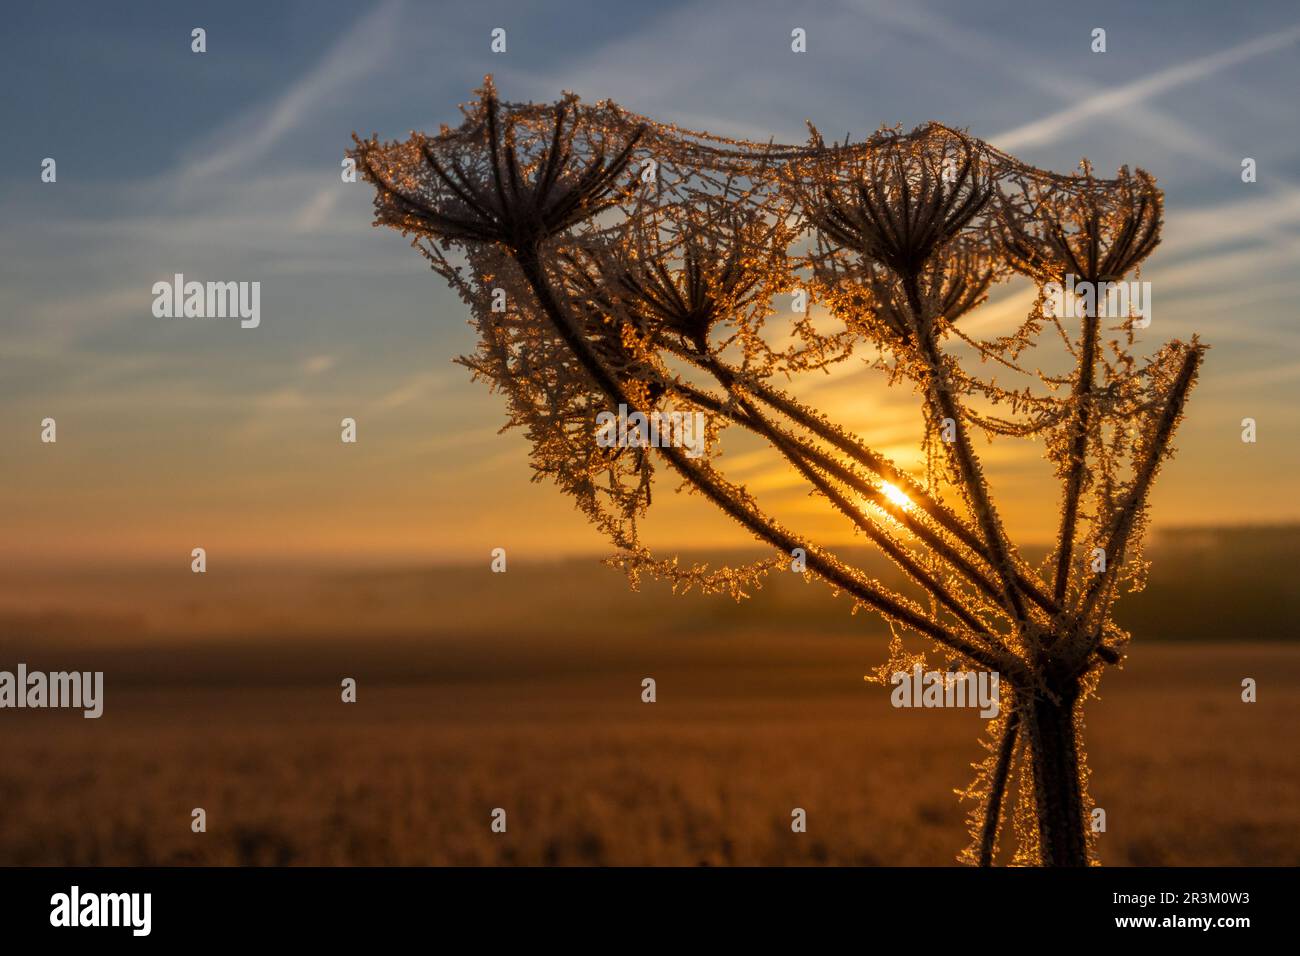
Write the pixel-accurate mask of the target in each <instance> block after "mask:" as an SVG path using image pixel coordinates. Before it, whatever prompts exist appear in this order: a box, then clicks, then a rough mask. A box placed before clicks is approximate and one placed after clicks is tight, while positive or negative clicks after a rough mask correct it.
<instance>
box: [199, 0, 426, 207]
mask: <svg viewBox="0 0 1300 956" xmlns="http://www.w3.org/2000/svg"><path fill="white" fill-rule="evenodd" d="M401 9H402V3H401V0H387V2H385V3H382V4H380V5H379V6H377V7H375V8H374V9H373V10H371V11H370V12H369V13H367V14H365V15H363V16H362V17H360V18H359V19H358V20H357V21H356V23H355V24H353V26H352V28H351V29H349V30H348V31H347V32H346V33H344V34H343V35H342V36H341V37H339V39H338V40H336V41H335V43H334V45H333V46H332V47H331V48H330V49H329V51H328V52H327V53H326V54H325V56H324V57H322V58H321V60H320V62H319V63H318V64H317V65H316V66H315V67H314V68H313V69H311V70H310V71H308V72H307V73H306V74H305V75H304V76H303V77H301V78H300V79H299V80H298V81H297V82H296V83H294V84H293V85H292V86H291V87H289V89H287V90H286V91H285V92H284V93H282V94H281V95H280V96H278V97H277V98H276V99H275V100H274V101H273V102H271V103H269V104H266V105H263V106H259V107H257V108H256V109H255V110H253V111H251V112H250V113H249V114H246V115H244V116H242V117H240V118H239V119H238V120H236V121H235V122H234V123H233V124H231V126H230V127H228V128H226V129H223V130H221V131H220V132H219V133H217V134H216V135H215V136H213V137H212V138H211V141H210V142H208V143H205V144H203V145H202V146H199V147H196V148H195V149H194V150H193V154H194V158H193V159H192V160H191V161H190V162H189V163H188V164H187V165H186V166H185V167H184V168H183V169H182V170H181V171H180V176H179V179H180V181H181V182H182V183H188V182H191V181H193V180H203V179H210V178H212V177H215V176H218V175H220V174H223V173H226V172H228V171H229V170H231V169H236V168H238V167H240V166H244V165H246V164H248V163H250V162H251V161H253V160H254V159H257V158H258V157H259V156H261V155H262V154H263V153H265V152H266V151H267V150H269V149H270V148H271V147H272V146H274V145H275V144H276V143H277V142H279V141H280V140H281V139H283V138H284V137H285V136H287V135H288V134H289V133H291V132H293V131H294V130H295V129H297V128H298V127H300V126H301V125H302V124H303V123H304V122H306V121H307V119H309V118H310V117H311V115H312V114H313V113H315V112H316V110H318V109H319V108H320V107H321V106H323V105H328V104H329V98H330V96H331V95H333V94H335V93H337V92H338V91H340V90H343V89H345V88H346V87H347V86H348V84H351V83H355V82H356V81H357V80H359V79H361V78H362V77H363V76H365V75H367V74H368V73H370V72H371V70H373V69H375V68H376V67H378V66H380V65H381V64H383V63H384V62H385V61H386V60H387V59H388V57H389V55H390V54H391V53H392V49H393V45H394V43H395V41H396V39H397V37H398V36H399V30H398V27H399V20H400V16H399V15H400V13H401ZM211 143H217V144H226V145H224V146H219V148H217V149H215V150H214V149H212V148H211Z"/></svg>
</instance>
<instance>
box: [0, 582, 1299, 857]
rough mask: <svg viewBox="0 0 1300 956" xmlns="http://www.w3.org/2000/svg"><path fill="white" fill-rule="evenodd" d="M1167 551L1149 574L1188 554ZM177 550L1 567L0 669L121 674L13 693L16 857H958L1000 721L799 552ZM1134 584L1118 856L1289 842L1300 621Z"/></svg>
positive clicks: (1120, 708) (1120, 753)
mask: <svg viewBox="0 0 1300 956" xmlns="http://www.w3.org/2000/svg"><path fill="white" fill-rule="evenodd" d="M1173 565H1174V566H1173V569H1172V572H1171V575H1172V576H1171V577H1170V578H1169V579H1168V580H1162V581H1156V580H1153V582H1152V588H1151V589H1150V590H1149V591H1148V595H1150V594H1152V593H1154V594H1156V595H1159V594H1161V589H1162V588H1165V587H1166V585H1169V587H1170V588H1171V590H1170V593H1171V594H1175V595H1176V594H1178V593H1180V591H1179V588H1178V587H1174V586H1173V584H1171V582H1181V585H1182V587H1184V588H1187V584H1188V578H1189V577H1191V576H1194V575H1195V574H1196V573H1198V572H1196V570H1195V566H1194V564H1193V563H1191V562H1190V560H1188V559H1184V560H1181V561H1179V562H1174V563H1173ZM1270 566H1271V567H1272V568H1273V572H1272V573H1273V574H1274V575H1275V576H1277V575H1283V574H1285V573H1289V572H1288V571H1287V568H1286V567H1278V566H1277V561H1276V560H1270ZM1290 567H1294V563H1292V564H1290ZM1241 573H1243V574H1246V573H1248V569H1247V570H1246V571H1242V572H1241ZM1262 573H1263V572H1262V570H1261V574H1262ZM160 574H163V572H158V571H150V572H148V573H144V572H138V571H131V572H127V571H117V570H115V571H111V572H110V571H97V572H93V573H92V572H86V573H85V575H84V576H82V577H80V578H77V579H76V580H74V579H73V577H72V576H71V575H67V576H65V577H63V578H62V579H60V580H58V581H55V580H54V579H53V578H51V577H49V576H44V577H42V576H40V575H37V574H35V573H34V572H32V573H26V576H25V577H24V573H20V572H11V573H9V574H7V575H6V576H5V578H4V582H5V584H6V586H7V587H6V588H5V589H3V590H0V608H3V615H0V624H4V627H3V629H2V631H0V633H3V634H4V635H5V636H4V638H3V639H2V640H0V667H2V668H12V667H13V665H14V664H15V663H16V662H17V661H19V660H22V661H25V662H27V664H28V666H29V667H31V668H33V669H45V670H56V669H61V668H73V667H75V668H77V669H102V670H104V672H105V682H106V692H105V713H104V717H103V718H101V719H99V720H84V719H82V717H81V716H80V714H79V713H76V712H69V711H13V710H9V711H5V712H3V713H0V731H3V732H2V733H0V808H3V812H0V865H47V864H76V865H105V864H126V865H131V864H161V865H187V864H218V865H298V864H317V865H335V864H360V865H375V864H411V865H424V864H453V865H482V864H524V865H551V864H555V865H569V864H604V865H691V866H694V865H716V866H723V865H788V864H795V865H800V864H804V865H807V864H812V865H820V864H827V865H884V866H894V865H947V864H951V863H953V862H954V859H955V856H956V854H957V852H958V851H959V850H960V849H961V848H962V847H963V846H964V845H965V842H966V839H967V837H966V833H965V824H964V816H965V809H966V808H965V806H964V805H963V804H961V803H960V802H959V801H958V799H957V797H956V796H955V794H954V790H956V789H958V788H961V787H964V786H965V785H966V784H968V783H969V781H970V778H971V775H972V771H971V767H970V765H971V763H972V762H973V761H975V760H977V759H979V758H980V756H981V755H982V753H983V752H982V750H981V749H980V747H979V743H978V740H979V737H980V733H981V729H982V724H983V722H982V721H981V720H980V718H979V717H978V716H977V714H975V712H973V711H960V712H953V711H944V710H919V709H918V710H896V709H893V708H892V707H891V706H890V705H889V697H888V692H887V688H882V687H881V686H879V685H875V684H868V683H866V682H864V681H863V675H864V674H865V673H866V672H867V671H868V670H870V669H871V668H873V667H875V666H876V665H878V664H879V663H881V662H882V661H883V659H884V653H885V651H884V648H885V637H884V634H883V633H882V631H881V628H880V625H879V624H878V623H877V622H873V621H871V620H870V619H868V618H866V617H864V616H862V615H859V616H857V617H853V616H850V615H849V614H848V613H847V611H846V610H845V608H844V607H843V605H842V604H836V603H835V602H834V601H832V600H830V599H829V598H827V597H825V595H824V593H823V592H821V591H820V590H817V589H814V588H813V587H811V586H805V585H803V583H802V582H798V581H788V580H778V581H776V582H774V583H773V585H772V587H770V588H767V589H765V590H764V592H763V593H762V594H760V595H757V596H756V597H755V599H754V600H753V601H750V602H745V603H744V604H741V605H739V606H737V605H734V604H730V603H728V602H725V601H724V602H719V601H718V600H715V599H704V598H700V597H694V596H691V597H686V598H680V597H678V598H675V597H673V596H672V595H669V594H667V593H665V592H663V591H662V590H659V589H657V588H655V587H648V588H646V589H645V590H644V591H642V592H640V593H637V594H633V593H631V592H629V591H628V589H627V587H626V584H625V583H624V582H623V580H622V579H621V578H620V577H619V575H617V574H616V573H615V572H613V571H610V570H609V569H605V568H601V567H599V566H597V565H595V564H594V563H593V562H590V561H586V562H567V563H563V564H558V565H554V566H536V567H534V566H528V565H522V564H521V565H519V566H518V567H515V566H513V565H512V569H511V570H510V572H508V573H507V574H505V575H491V574H490V573H488V572H486V571H485V570H483V569H432V570H431V569H423V570H406V571H398V570H392V569H388V570H383V569H379V570H367V571H332V572H323V571H319V570H317V571H312V572H310V573H308V572H305V571H304V572H295V573H290V572H288V571H284V570H281V571H276V572H274V573H272V572H271V571H268V570H267V569H247V570H246V571H245V572H243V573H241V575H238V576H237V575H234V574H231V575H228V576H227V577H226V578H224V579H223V578H221V577H216V576H214V575H213V574H211V573H210V574H209V575H208V576H206V580H204V579H201V578H200V576H196V575H189V574H188V571H186V573H184V574H176V575H173V578H174V580H173V581H171V583H167V584H164V583H163V580H164V579H163V578H160V577H159V575H160ZM168 580H170V579H168ZM1207 586H1208V585H1207ZM1261 586H1262V587H1264V588H1265V589H1266V588H1267V587H1268V586H1270V585H1269V584H1268V582H1267V581H1265V582H1264V583H1263V584H1262V585H1261ZM1184 593H1186V594H1187V595H1188V597H1187V598H1186V601H1185V602H1184V604H1186V603H1192V604H1195V602H1198V601H1206V600H1209V599H1208V598H1207V596H1206V591H1205V587H1201V588H1199V589H1198V588H1188V589H1187V590H1186V591H1185V592H1184ZM1148 595H1144V597H1148ZM1148 599H1149V598H1148ZM1225 600H1226V599H1225ZM1288 600H1290V601H1294V596H1293V595H1290V593H1289V592H1287V595H1286V596H1285V597H1284V598H1278V599H1275V600H1273V602H1272V604H1273V606H1272V608H1271V609H1268V613H1271V614H1273V615H1274V616H1277V615H1289V614H1290V613H1291V606H1290V605H1289V604H1287V603H1286V601H1288ZM1193 610H1195V609H1194V608H1193ZM1138 611H1140V614H1141V615H1145V618H1144V619H1145V620H1146V621H1147V622H1148V623H1147V624H1145V625H1144V626H1143V628H1138V627H1136V626H1135V631H1136V632H1137V635H1136V640H1135V642H1134V644H1133V645H1132V646H1131V654H1130V657H1129V659H1128V661H1127V662H1126V664H1125V665H1124V667H1123V668H1122V669H1121V670H1114V671H1111V672H1110V673H1109V674H1108V675H1107V677H1106V678H1105V680H1104V682H1103V685H1102V692H1101V696H1100V698H1099V699H1097V700H1094V701H1092V702H1091V703H1090V705H1089V708H1088V710H1087V723H1088V750H1089V763H1090V766H1091V768H1092V771H1093V774H1092V781H1091V790H1092V796H1093V798H1094V799H1095V801H1096V803H1097V804H1098V805H1099V806H1101V807H1103V808H1105V810H1106V813H1107V832H1106V833H1105V834H1103V835H1102V837H1101V843H1100V847H1101V856H1102V860H1103V862H1104V863H1106V864H1110V865H1193V866H1196V865H1220V864H1222V865H1247V866H1252V865H1295V864H1297V863H1300V762H1298V761H1297V757H1296V754H1297V750H1298V749H1300V748H1297V746H1296V732H1297V729H1298V728H1300V646H1297V644H1296V643H1295V642H1294V641H1292V640H1280V639H1277V637H1276V635H1275V634H1274V633H1272V632H1267V633H1266V634H1265V636H1267V637H1272V638H1273V639H1271V640H1264V639H1262V638H1261V636H1260V633H1259V630H1258V629H1257V628H1256V629H1253V630H1251V631H1250V632H1245V633H1243V632H1241V631H1240V630H1234V629H1232V628H1231V627H1230V626H1229V625H1227V624H1226V623H1225V622H1226V618H1216V619H1213V620H1210V619H1207V620H1204V621H1201V622H1200V625H1201V630H1200V631H1197V630H1195V629H1194V628H1192V627H1191V625H1190V624H1188V623H1186V622H1185V621H1184V619H1183V617H1180V615H1186V613H1187V608H1186V607H1180V606H1179V605H1178V603H1177V602H1176V601H1175V602H1173V603H1168V604H1167V605H1166V606H1165V607H1164V611H1163V612H1161V609H1160V608H1159V607H1151V606H1144V607H1139V608H1138ZM1135 614H1136V612H1135ZM1201 616H1202V617H1206V615H1205V614H1202V615H1201ZM1162 621H1163V622H1164V624H1163V625H1162V624H1161V622H1162ZM1291 621H1294V618H1290V619H1289V620H1288V621H1286V622H1285V623H1279V624H1278V627H1279V628H1285V627H1287V626H1290V622H1291ZM1150 622H1154V624H1153V623H1150ZM1189 634H1191V635H1193V636H1197V637H1199V638H1200V639H1197V640H1189V639H1188V635H1189ZM935 663H942V662H938V661H936V662H935ZM344 677H354V678H355V679H356V680H357V681H358V687H359V691H358V701H357V702H356V703H355V704H345V703H343V702H341V700H340V689H339V684H340V681H341V680H342V679H343V678H344ZM644 677H653V678H655V680H656V682H657V690H658V700H657V702H656V703H654V704H645V703H642V702H641V699H640V694H641V680H642V678H644ZM1244 677H1253V678H1255V679H1256V680H1257V681H1258V685H1259V700H1258V702H1257V703H1254V704H1246V703H1243V702H1242V701H1241V699H1240V685H1241V680H1242V678H1244ZM195 807H202V808H204V809H205V810H206V812H207V824H208V829H207V832H206V833H201V834H196V833H193V832H191V829H190V821H191V816H190V813H191V810H192V809H193V808H195ZM497 807H500V808H504V809H505V810H506V811H507V820H508V829H507V832H506V833H505V834H493V833H492V832H491V831H490V826H489V825H490V817H491V813H492V810H493V809H494V808H497ZM795 807H802V808H804V809H805V810H806V811H807V814H808V832H807V833H803V834H795V833H792V832H791V830H790V812H791V810H792V808H795Z"/></svg>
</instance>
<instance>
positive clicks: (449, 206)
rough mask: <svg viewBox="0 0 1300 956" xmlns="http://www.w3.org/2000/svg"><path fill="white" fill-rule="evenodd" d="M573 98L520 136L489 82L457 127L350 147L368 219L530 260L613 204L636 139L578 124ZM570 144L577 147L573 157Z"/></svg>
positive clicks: (635, 135) (633, 134) (633, 135)
mask: <svg viewBox="0 0 1300 956" xmlns="http://www.w3.org/2000/svg"><path fill="white" fill-rule="evenodd" d="M574 99H575V98H574V97H566V98H565V99H562V100H560V102H558V103H556V104H555V107H554V109H553V110H552V112H551V116H550V118H549V123H546V124H545V125H539V124H530V125H528V126H526V127H523V130H522V132H521V127H520V125H519V124H518V123H517V122H516V119H515V117H514V116H513V115H512V116H510V117H509V118H507V119H506V120H505V122H504V124H503V123H502V120H501V117H500V104H499V102H498V100H497V96H496V91H495V90H494V89H493V88H492V87H491V84H490V81H489V83H488V85H487V86H486V87H485V89H484V90H483V91H482V96H481V97H480V100H479V104H478V109H477V110H475V111H473V112H471V113H469V115H468V116H467V119H466V122H465V124H464V125H463V126H461V128H460V129H458V130H455V131H451V130H445V129H444V131H443V133H442V134H441V135H439V136H436V137H427V136H422V135H418V134H417V135H415V136H412V138H411V140H410V141H409V142H408V143H407V144H405V146H404V148H401V147H395V146H393V145H381V144H380V143H378V141H377V140H374V139H372V140H367V141H358V142H357V146H356V149H355V151H354V153H355V155H356V157H357V159H358V160H359V166H360V167H361V169H362V170H363V172H364V174H365V175H366V177H367V178H368V179H369V180H370V181H371V182H373V183H375V185H376V186H378V187H379V191H378V196H377V198H376V207H377V211H378V216H377V218H378V220H379V221H380V222H382V223H384V224H386V225H391V226H395V227H396V228H398V229H400V230H402V231H403V232H412V233H415V234H417V235H422V236H426V237H430V238H437V239H444V240H451V241H460V242H489V243H490V242H497V243H501V244H502V245H505V246H507V247H509V248H510V249H514V250H517V251H520V252H529V253H531V252H533V251H535V250H536V248H537V246H538V244H539V243H541V242H542V241H544V240H546V239H548V238H550V237H552V236H555V235H558V234H560V233H563V232H565V231H566V230H568V229H570V228H572V227H573V226H575V225H577V224H578V223H581V222H584V221H586V220H589V219H591V218H592V217H594V216H597V215H598V214H600V213H601V212H602V211H604V210H605V209H608V208H610V207H611V206H613V205H615V204H616V203H617V202H618V200H619V198H620V197H619V196H618V195H617V192H618V179H619V176H620V174H622V173H623V171H624V170H625V169H626V168H627V164H628V160H629V157H630V156H631V154H632V150H633V149H634V148H635V146H636V143H637V140H638V139H639V138H640V135H641V132H640V131H639V130H633V131H632V132H631V133H630V135H627V136H622V137H617V136H612V135H611V134H610V132H609V130H607V129H604V128H600V127H597V126H596V125H595V124H592V123H590V122H584V121H583V120H582V119H581V117H580V116H579V114H577V113H576V111H575V110H574V109H573V106H574V102H573V101H574ZM575 139H581V140H583V142H582V144H581V145H582V147H583V148H582V149H581V150H580V151H579V150H575ZM615 139H621V140H622V141H621V142H614V141H613V140H615ZM578 152H581V153H582V156H581V158H579V156H578V155H575V154H576V153H578Z"/></svg>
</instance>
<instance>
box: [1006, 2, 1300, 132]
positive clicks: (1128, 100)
mask: <svg viewBox="0 0 1300 956" xmlns="http://www.w3.org/2000/svg"><path fill="white" fill-rule="evenodd" d="M1297 42H1300V25H1296V26H1293V27H1291V28H1290V29H1286V30H1281V31H1279V32H1277V33H1269V34H1266V35H1265V36H1261V37H1256V38H1255V39H1253V40H1248V41H1246V42H1245V43H1238V44H1237V45H1236V46H1232V47H1229V48H1228V49H1226V50H1220V51H1219V52H1218V53H1211V54H1209V55H1207V56H1201V57H1197V58H1195V59H1193V60H1189V61H1188V62H1186V63H1180V64H1178V65H1177V66H1171V67H1168V68H1166V69H1163V70H1160V71H1159V72H1157V73H1153V74H1151V75H1150V76H1146V77H1143V78H1142V79H1140V80H1135V81H1134V82H1132V83H1125V84H1124V85H1122V86H1119V87H1116V88H1114V89H1110V90H1105V91H1103V92H1100V93H1095V94H1093V95H1092V96H1088V97H1086V98H1084V99H1083V100H1081V101H1080V102H1078V103H1075V104H1072V105H1070V106H1067V107H1066V108H1065V109H1062V110H1058V111H1056V112H1055V113H1052V114H1051V115H1050V116H1044V117H1042V118H1040V119H1036V120H1034V121H1033V122H1031V123H1025V124H1024V125H1022V126H1017V127H1016V128H1015V129H1010V130H1007V131H1006V132H1004V133H1001V134H999V135H997V136H994V137H993V143H994V145H996V146H998V147H999V148H1000V149H1008V150H1015V149H1024V148H1025V147H1028V146H1039V145H1042V144H1043V143H1048V142H1052V141H1054V140H1055V139H1057V138H1058V137H1060V136H1062V135H1064V134H1066V133H1068V132H1070V131H1071V130H1072V129H1074V128H1075V127H1076V126H1077V125H1078V124H1079V123H1081V122H1083V121H1084V120H1087V119H1091V118H1092V117H1094V116H1115V115H1120V114H1122V113H1123V112H1124V111H1125V110H1127V109H1131V108H1132V107H1134V106H1137V105H1138V104H1140V103H1144V102H1146V101H1147V100H1149V99H1152V98H1153V97H1156V96H1159V95H1160V94H1162V93H1167V92H1169V91H1170V90H1173V89H1177V88H1178V87H1180V86H1185V85H1187V84H1189V83H1196V82H1199V81H1201V80H1205V79H1207V78H1209V77H1211V76H1213V75H1214V74H1215V73H1219V72H1221V71H1223V70H1226V69H1228V68H1229V67H1233V66H1237V65H1238V64H1241V63H1245V62H1247V61H1248V60H1253V59H1255V58H1257V57H1261V56H1265V55H1267V54H1269V53H1277V52H1278V51H1280V50H1285V49H1287V48H1288V47H1292V46H1295V45H1296V43H1297Z"/></svg>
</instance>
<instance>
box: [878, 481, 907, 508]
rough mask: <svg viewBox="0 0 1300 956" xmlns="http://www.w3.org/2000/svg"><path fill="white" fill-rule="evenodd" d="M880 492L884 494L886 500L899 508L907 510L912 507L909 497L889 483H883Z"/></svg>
mask: <svg viewBox="0 0 1300 956" xmlns="http://www.w3.org/2000/svg"><path fill="white" fill-rule="evenodd" d="M880 490H881V491H882V492H884V495H885V497H886V498H888V499H889V500H890V501H891V502H892V503H893V504H895V505H897V506H898V507H899V508H903V509H904V510H906V509H907V508H910V507H912V499H911V498H909V497H907V495H905V494H903V492H902V491H900V490H899V489H898V488H897V487H895V486H894V485H891V484H890V483H889V482H887V481H882V482H881V483H880Z"/></svg>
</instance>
